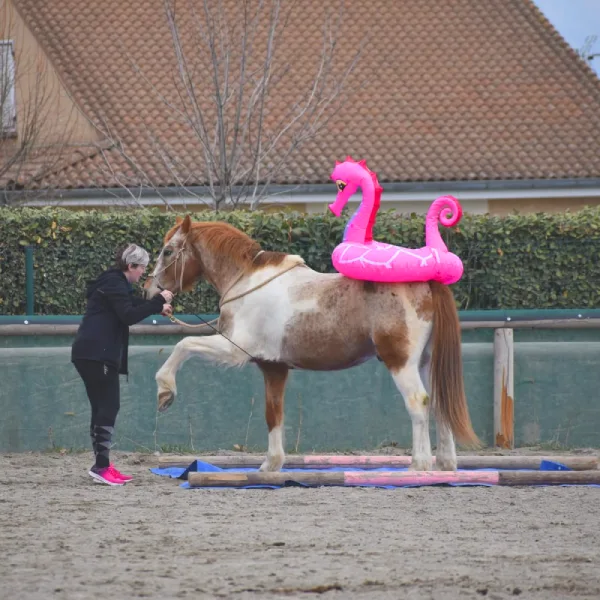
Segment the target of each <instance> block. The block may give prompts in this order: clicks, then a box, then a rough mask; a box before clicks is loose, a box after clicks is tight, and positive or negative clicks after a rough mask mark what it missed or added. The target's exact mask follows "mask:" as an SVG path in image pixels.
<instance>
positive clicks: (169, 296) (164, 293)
mask: <svg viewBox="0 0 600 600" xmlns="http://www.w3.org/2000/svg"><path fill="white" fill-rule="evenodd" d="M160 295H161V296H162V297H163V298H164V299H165V302H167V303H169V304H170V303H171V302H172V300H173V292H170V291H169V290H163V291H162V292H161V293H160Z"/></svg>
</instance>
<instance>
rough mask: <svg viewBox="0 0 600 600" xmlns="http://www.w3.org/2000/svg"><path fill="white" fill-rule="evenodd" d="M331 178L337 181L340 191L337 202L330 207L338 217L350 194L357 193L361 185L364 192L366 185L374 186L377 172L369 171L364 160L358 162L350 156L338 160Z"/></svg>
mask: <svg viewBox="0 0 600 600" xmlns="http://www.w3.org/2000/svg"><path fill="white" fill-rule="evenodd" d="M331 179H333V181H335V185H336V186H337V189H338V193H337V196H336V198H335V202H334V203H333V204H330V205H329V209H330V210H331V212H332V213H333V214H334V215H335V216H336V217H339V216H340V214H341V213H342V210H343V209H344V206H346V203H347V202H348V200H349V199H350V196H352V195H353V194H354V193H356V191H357V190H358V188H359V187H360V188H362V190H363V192H364V191H365V186H372V185H374V184H375V183H376V181H377V178H376V176H375V173H373V172H372V171H369V169H368V168H367V163H366V162H365V161H364V160H361V161H359V162H356V161H355V160H353V159H352V157H350V156H348V157H347V158H346V160H345V161H344V162H342V163H341V162H337V161H336V163H335V169H333V172H332V173H331ZM377 185H379V184H377Z"/></svg>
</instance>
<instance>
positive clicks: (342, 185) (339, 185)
mask: <svg viewBox="0 0 600 600" xmlns="http://www.w3.org/2000/svg"><path fill="white" fill-rule="evenodd" d="M335 185H337V189H338V190H339V191H340V192H343V191H344V188H345V187H346V184H345V183H344V182H343V181H342V180H341V179H338V180H337V181H336V182H335Z"/></svg>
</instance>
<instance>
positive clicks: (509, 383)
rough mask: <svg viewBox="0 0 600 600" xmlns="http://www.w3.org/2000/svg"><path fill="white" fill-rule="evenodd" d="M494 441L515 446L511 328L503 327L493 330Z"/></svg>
mask: <svg viewBox="0 0 600 600" xmlns="http://www.w3.org/2000/svg"><path fill="white" fill-rule="evenodd" d="M494 442H495V444H496V446H498V447H499V448H508V449H512V448H514V447H515V407H514V344H513V330H512V329H504V328H501V329H496V330H495V331H494Z"/></svg>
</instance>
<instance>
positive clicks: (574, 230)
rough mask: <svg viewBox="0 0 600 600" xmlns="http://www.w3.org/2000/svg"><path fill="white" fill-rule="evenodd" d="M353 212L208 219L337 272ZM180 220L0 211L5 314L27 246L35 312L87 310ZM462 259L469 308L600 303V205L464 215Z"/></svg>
mask: <svg viewBox="0 0 600 600" xmlns="http://www.w3.org/2000/svg"><path fill="white" fill-rule="evenodd" d="M348 217H349V215H348V213H345V214H344V218H342V219H338V218H336V217H334V216H333V215H329V214H325V215H303V214H299V213H263V212H260V211H259V212H253V213H249V212H243V211H236V212H229V213H219V214H218V215H216V214H214V213H208V212H207V213H203V214H202V216H201V217H200V215H196V216H195V218H196V219H200V218H203V219H211V220H216V219H220V220H224V221H228V222H230V223H231V224H233V225H235V226H236V227H238V228H240V229H242V230H243V231H245V232H246V233H248V234H249V235H250V236H252V237H253V238H254V239H255V240H257V241H258V242H259V243H260V244H261V245H262V246H263V248H265V249H269V250H279V251H284V252H290V253H294V254H300V255H301V256H303V257H304V259H305V260H306V262H307V264H308V265H309V266H311V267H312V268H313V269H316V270H318V271H333V267H332V265H331V252H332V251H333V248H334V247H335V246H336V244H338V243H339V242H340V241H341V239H342V234H343V229H344V227H345V225H346V223H347V220H348ZM173 222H174V215H173V214H165V213H161V212H159V211H158V210H152V211H149V210H140V211H135V212H133V211H132V212H130V211H115V212H110V213H106V212H97V211H81V212H73V211H69V210H65V209H59V208H43V209H34V208H2V209H0V282H1V283H0V314H24V313H25V302H26V298H25V253H24V246H26V245H28V244H33V245H34V246H35V254H34V265H35V312H36V313H37V314H81V313H82V312H83V311H84V306H85V303H84V289H85V282H86V280H88V279H91V278H93V277H95V276H97V275H98V273H99V272H100V271H101V270H102V269H104V268H106V267H107V266H109V265H110V264H111V262H112V254H113V251H114V249H115V247H117V246H118V245H120V244H122V243H125V242H135V243H139V244H140V245H142V246H144V247H145V248H146V249H147V250H148V251H149V252H150V254H151V256H153V257H155V256H157V254H158V252H159V251H160V248H161V246H162V237H163V235H164V233H165V232H166V231H167V229H168V228H169V227H170V226H171V225H172V224H173ZM441 231H442V235H443V237H444V239H445V241H446V243H447V244H448V247H449V249H450V250H451V251H452V252H454V253H456V254H457V255H458V256H460V257H461V258H462V260H463V262H464V263H465V274H464V276H463V278H462V280H461V281H460V282H459V283H458V284H456V285H454V286H453V289H454V292H455V295H456V298H457V303H458V305H459V307H460V308H461V309H463V310H468V309H514V308H593V307H599V306H600V260H599V259H600V209H597V208H589V209H584V210H582V211H579V212H576V213H561V214H557V215H548V214H536V215H525V216H517V215H514V216H509V217H504V218H500V217H490V216H487V215H485V216H482V215H465V216H464V217H463V219H462V221H461V222H460V223H459V226H458V227H457V228H455V229H453V230H446V229H445V228H443V227H442V228H441ZM375 238H376V239H378V240H381V241H385V242H389V243H392V244H397V245H401V246H406V247H419V246H422V245H423V244H424V219H423V217H421V216H415V215H413V216H411V217H410V218H409V217H406V216H399V215H397V214H394V213H393V212H392V211H387V212H384V211H381V212H380V214H379V215H378V219H377V224H376V227H375ZM216 308H217V296H216V294H215V293H214V292H213V291H212V289H210V288H209V287H208V286H207V285H206V284H202V285H200V286H199V287H198V288H197V290H196V291H195V292H194V293H192V294H186V295H183V296H179V297H178V298H177V300H176V306H175V309H176V311H177V312H180V313H182V312H183V313H191V314H194V313H213V312H215V311H216Z"/></svg>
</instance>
